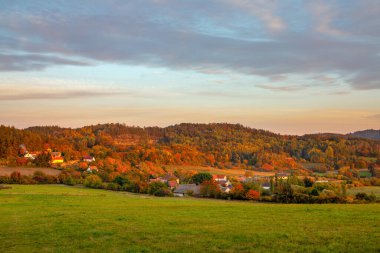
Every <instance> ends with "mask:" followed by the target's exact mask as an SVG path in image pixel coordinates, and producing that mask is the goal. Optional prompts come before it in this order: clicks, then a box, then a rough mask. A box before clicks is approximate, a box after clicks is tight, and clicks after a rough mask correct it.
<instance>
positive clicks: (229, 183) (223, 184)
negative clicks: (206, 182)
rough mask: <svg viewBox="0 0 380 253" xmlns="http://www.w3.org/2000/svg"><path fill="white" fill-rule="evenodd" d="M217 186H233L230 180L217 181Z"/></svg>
mask: <svg viewBox="0 0 380 253" xmlns="http://www.w3.org/2000/svg"><path fill="white" fill-rule="evenodd" d="M216 183H217V184H219V185H221V186H223V187H229V186H232V184H231V182H230V180H228V179H227V180H220V181H216Z"/></svg>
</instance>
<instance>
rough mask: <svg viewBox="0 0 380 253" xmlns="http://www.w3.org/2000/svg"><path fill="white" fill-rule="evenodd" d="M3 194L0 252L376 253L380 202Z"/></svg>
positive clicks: (49, 189)
mask: <svg viewBox="0 0 380 253" xmlns="http://www.w3.org/2000/svg"><path fill="white" fill-rule="evenodd" d="M12 187H13V188H12V189H5V190H0V242H1V243H0V252H379V251H380V244H379V238H380V205H379V204H360V205H343V204H326V205H317V204H315V205H306V204H305V205H281V204H257V203H248V202H232V201H221V200H207V199H186V198H185V199H181V198H156V197H150V196H145V195H133V194H129V193H121V192H110V191H105V190H95V189H88V188H78V187H69V186H63V185H34V186H26V185H12Z"/></svg>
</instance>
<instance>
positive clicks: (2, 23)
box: [0, 0, 380, 91]
mask: <svg viewBox="0 0 380 253" xmlns="http://www.w3.org/2000/svg"><path fill="white" fill-rule="evenodd" d="M364 2H365V3H367V1H363V2H361V3H360V4H356V3H355V1H337V2H336V4H335V5H334V6H332V5H328V4H327V3H329V2H327V1H319V2H318V4H315V6H314V7H313V8H314V11H315V12H314V13H315V17H316V21H315V20H313V17H312V18H310V17H308V15H309V14H310V13H308V11H305V10H306V9H307V8H303V7H306V4H303V5H301V6H298V4H295V3H292V2H288V1H287V2H286V3H287V5H284V4H281V3H283V2H282V1H259V0H257V1H243V0H224V1H216V0H210V1H209V2H208V3H207V4H204V2H203V1H174V0H166V1H157V0H156V1H149V0H144V1H143V0H141V1H132V2H131V1H119V0H114V1H102V0H94V1H92V2H91V4H87V5H86V4H83V2H80V1H74V0H71V1H70V0H67V1H41V0H40V1H33V4H32V3H30V4H27V3H25V2H24V1H16V0H15V1H10V2H8V3H7V4H5V6H3V7H4V8H1V10H0V50H1V52H2V54H1V55H0V71H31V70H43V69H45V68H48V67H51V66H56V65H79V66H86V65H93V64H101V63H114V64H127V65H135V66H148V67H166V68H171V69H179V70H194V71H200V72H203V73H205V72H213V73H223V72H237V73H242V74H245V75H248V76H249V75H259V76H264V77H267V78H269V79H273V78H274V79H276V78H278V77H279V76H282V77H283V78H287V77H288V76H290V75H293V76H296V75H298V76H306V75H309V76H310V75H315V76H316V75H328V74H330V73H334V75H335V77H336V79H339V80H342V81H343V82H344V83H345V84H346V85H349V86H351V87H352V88H354V89H362V90H364V89H380V81H379V80H380V72H379V71H378V69H380V57H379V56H378V52H379V51H380V43H379V32H378V30H379V29H378V27H377V26H375V24H374V23H376V21H374V22H373V21H372V20H370V19H369V18H366V16H365V15H364V14H363V13H365V10H368V11H369V12H370V15H369V16H370V17H372V18H373V19H374V20H379V19H378V17H377V16H376V14H379V15H378V16H380V10H379V8H378V7H376V6H375V4H374V3H375V2H373V1H368V4H365V3H364ZM357 5H358V7H357ZM284 6H286V7H287V9H284ZM371 8H372V9H371ZM337 9H339V11H337ZM356 9H357V10H358V14H355V10H356ZM298 12H304V13H303V14H302V15H303V16H302V15H300V14H299V13H298ZM110 13H112V15H110ZM348 14H352V15H348ZM253 16H254V17H255V18H254V19H252V17H253ZM290 16H294V17H297V18H294V19H295V20H293V19H291V18H290ZM300 16H302V18H300ZM257 19H258V20H261V22H257ZM360 19H363V20H364V21H363V20H361V21H360V22H358V23H359V25H360V26H361V30H362V31H363V32H360V31H359V30H358V29H354V28H352V27H353V23H354V22H356V21H358V20H360ZM338 21H339V22H338ZM315 22H316V23H315ZM366 23H368V26H366ZM263 24H264V25H263ZM377 24H378V22H377ZM313 25H316V28H315V29H310V27H309V26H313ZM342 35H345V36H342ZM346 35H347V36H346ZM363 36H364V37H363ZM325 82H333V81H331V80H325ZM304 85H306V86H307V85H308V84H307V83H305V84H304ZM262 88H263V87H262ZM266 88H267V89H272V90H284V91H287V90H294V89H301V87H293V86H290V87H289V88H283V87H280V88H279V87H277V86H274V87H269V86H266Z"/></svg>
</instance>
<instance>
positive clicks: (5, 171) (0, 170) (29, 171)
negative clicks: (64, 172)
mask: <svg viewBox="0 0 380 253" xmlns="http://www.w3.org/2000/svg"><path fill="white" fill-rule="evenodd" d="M15 171H18V172H20V173H21V175H25V176H31V175H33V173H34V172H36V171H41V172H43V173H45V174H46V175H51V176H58V175H59V173H61V171H60V170H56V169H51V168H20V167H0V176H9V175H11V174H12V173H13V172H15Z"/></svg>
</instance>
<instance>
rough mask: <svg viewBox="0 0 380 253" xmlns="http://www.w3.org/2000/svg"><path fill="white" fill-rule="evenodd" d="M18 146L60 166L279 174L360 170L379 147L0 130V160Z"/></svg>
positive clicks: (199, 134) (237, 130)
mask: <svg viewBox="0 0 380 253" xmlns="http://www.w3.org/2000/svg"><path fill="white" fill-rule="evenodd" d="M20 144H25V146H26V148H27V149H28V151H29V152H32V151H41V150H43V149H44V148H46V146H47V145H48V146H49V147H50V148H51V149H52V150H56V151H61V152H63V155H64V158H65V161H70V160H75V159H80V158H81V157H82V156H83V155H86V154H89V155H93V156H95V157H96V158H97V161H102V160H104V159H106V158H112V159H114V160H116V161H118V162H119V163H120V164H127V165H128V166H132V167H133V166H137V165H138V164H140V163H142V162H151V163H152V164H160V165H162V164H173V165H209V166H218V167H223V168H234V167H239V168H247V169H260V168H266V169H274V170H276V169H278V170H280V169H284V168H285V169H286V168H292V167H294V168H295V167H297V166H298V165H299V164H301V163H304V162H311V163H319V164H323V165H324V166H325V167H326V168H330V169H337V168H340V167H343V166H347V165H348V166H351V167H357V168H362V167H366V166H367V165H368V163H369V161H376V159H378V158H379V157H380V142H379V141H375V140H368V139H361V138H351V137H347V136H344V135H335V134H318V135H305V136H287V135H279V134H274V133H271V132H269V131H264V130H257V129H252V128H248V127H244V126H242V125H239V124H226V123H221V124H189V123H186V124H179V125H174V126H169V127H165V128H159V127H146V128H141V127H133V126H132V127H131V126H126V125H123V124H101V125H93V126H86V127H82V128H78V129H70V128H60V127H56V126H48V127H30V128H27V129H24V130H20V129H15V128H13V127H6V126H0V158H2V159H3V160H4V159H13V158H14V157H17V155H18V150H19V146H20ZM368 158H370V159H368ZM264 165H265V166H264Z"/></svg>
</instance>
